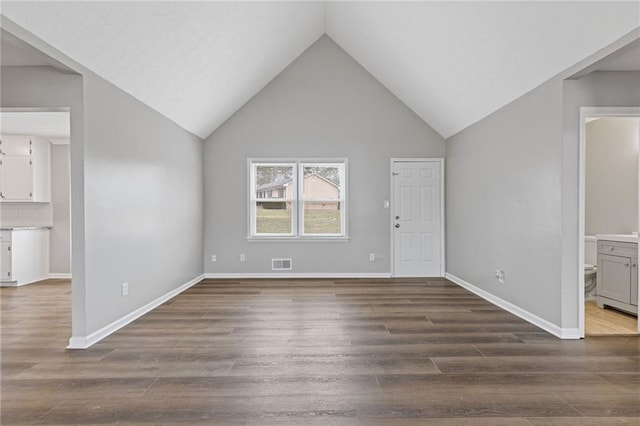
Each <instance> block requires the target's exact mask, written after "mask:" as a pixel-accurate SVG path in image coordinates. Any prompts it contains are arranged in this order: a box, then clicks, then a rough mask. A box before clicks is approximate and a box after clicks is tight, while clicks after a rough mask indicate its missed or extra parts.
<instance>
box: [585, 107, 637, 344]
mask: <svg viewBox="0 0 640 426" xmlns="http://www.w3.org/2000/svg"><path fill="white" fill-rule="evenodd" d="M579 151H580V164H579V185H580V189H579V220H578V222H579V232H578V237H579V241H578V258H579V262H578V268H579V269H578V277H579V285H578V308H579V326H580V335H581V337H588V336H599V335H617V336H620V335H637V334H638V332H639V331H640V324H639V323H638V319H637V315H638V276H639V272H638V269H639V268H638V260H639V258H638V249H637V247H638V229H639V228H640V215H639V214H638V212H639V211H640V209H639V206H640V203H639V198H640V197H639V196H638V194H639V189H638V188H639V187H640V177H639V176H640V173H639V170H640V169H639V167H640V166H639V165H640V161H639V157H640V153H639V151H640V108H637V107H626V108H625V107H606V108H605V107H602V108H600V107H583V108H581V109H580V145H579Z"/></svg>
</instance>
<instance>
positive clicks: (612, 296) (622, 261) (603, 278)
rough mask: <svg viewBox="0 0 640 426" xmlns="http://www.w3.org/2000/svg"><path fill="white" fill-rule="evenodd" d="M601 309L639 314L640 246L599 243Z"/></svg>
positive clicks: (610, 242) (635, 244)
mask: <svg viewBox="0 0 640 426" xmlns="http://www.w3.org/2000/svg"><path fill="white" fill-rule="evenodd" d="M597 286H598V289H597V294H598V296H597V305H598V307H600V308H602V307H604V306H605V305H607V306H612V307H614V308H617V309H620V310H623V311H626V312H629V313H633V314H636V315H637V314H638V243H632V242H625V241H612V240H601V239H599V240H598V276H597Z"/></svg>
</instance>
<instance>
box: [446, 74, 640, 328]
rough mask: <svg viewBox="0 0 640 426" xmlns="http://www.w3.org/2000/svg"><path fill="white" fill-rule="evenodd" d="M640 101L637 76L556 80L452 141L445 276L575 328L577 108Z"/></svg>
mask: <svg viewBox="0 0 640 426" xmlns="http://www.w3.org/2000/svg"><path fill="white" fill-rule="evenodd" d="M585 65H589V64H585ZM576 71H577V70H576ZM639 104H640V73H638V72H595V73H591V74H588V75H587V76H584V77H582V78H580V79H577V80H564V79H563V77H562V76H557V77H554V78H552V79H551V80H549V81H547V82H546V83H544V84H542V85H541V86H539V87H537V88H536V89H534V90H532V91H531V92H529V93H527V94H526V95H524V96H522V97H520V98H519V99H517V100H516V101H514V102H512V103H510V104H509V105H507V106H505V107H504V108H502V109H500V110H498V111H497V112H495V113H493V114H492V115H490V116H489V117H487V118H485V119H483V120H481V121H480V122H478V123H476V124H474V125H473V126H470V127H468V128H467V129H465V130H463V131H462V132H460V133H458V134H457V135H454V136H453V137H451V138H449V139H448V141H447V175H446V189H447V203H446V212H447V213H446V214H447V272H449V273H451V274H453V275H455V276H457V277H459V278H461V279H463V280H465V281H468V282H470V283H471V284H474V285H476V286H478V287H480V288H481V289H483V290H485V291H488V292H489V293H491V294H494V295H496V296H498V297H500V298H502V299H504V300H506V301H508V302H510V303H512V304H514V305H517V306H519V307H521V308H523V309H525V310H527V311H529V312H531V313H533V314H535V315H537V316H539V317H541V318H543V319H545V320H547V321H549V322H551V323H553V324H555V325H557V326H559V327H563V328H565V329H577V328H578V189H579V186H578V164H579V162H578V159H579V156H578V154H579V153H578V146H579V143H578V142H579V139H578V135H579V117H580V107H581V106H638V105H639ZM495 269H504V270H505V274H506V282H505V284H503V285H501V284H498V283H497V281H496V280H495V278H494V277H493V275H492V273H493V271H494V270H495Z"/></svg>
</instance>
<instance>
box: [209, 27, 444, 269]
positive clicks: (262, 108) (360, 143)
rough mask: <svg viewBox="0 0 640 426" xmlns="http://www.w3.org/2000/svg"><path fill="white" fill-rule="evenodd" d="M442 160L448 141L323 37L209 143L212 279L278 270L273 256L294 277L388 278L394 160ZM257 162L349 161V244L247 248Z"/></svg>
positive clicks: (252, 244) (272, 244) (276, 244)
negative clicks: (252, 170) (253, 161)
mask: <svg viewBox="0 0 640 426" xmlns="http://www.w3.org/2000/svg"><path fill="white" fill-rule="evenodd" d="M444 154H445V142H444V140H443V139H442V137H440V136H439V135H438V134H437V133H436V132H435V131H434V130H433V129H431V128H430V127H429V126H428V125H427V124H426V123H424V121H422V120H421V119H420V118H419V117H418V116H416V115H415V114H414V113H413V112H412V111H411V110H409V109H408V108H407V107H406V106H405V105H404V104H403V103H402V102H400V101H399V100H398V99H397V98H396V97H395V96H393V94H391V93H390V92H389V91H388V90H387V89H386V88H384V87H383V86H382V85H381V84H380V83H379V82H378V81H377V80H375V79H374V78H373V77H372V76H371V75H370V74H369V73H367V72H366V70H364V69H363V68H362V67H361V66H360V65H359V64H358V63H356V62H355V61H354V60H353V59H352V58H351V57H350V56H349V55H348V54H347V53H346V52H344V51H343V50H342V49H341V48H340V47H339V46H338V45H337V44H335V43H334V42H333V41H332V40H331V39H330V38H329V37H327V36H323V37H322V38H320V39H319V40H318V41H317V42H316V43H315V44H313V45H312V46H311V47H310V48H309V49H308V50H307V51H305V52H304V53H303V54H302V55H301V56H300V57H299V58H298V59H296V60H295V61H294V62H293V63H292V64H291V65H290V66H289V67H288V68H287V69H285V70H284V71H283V72H282V73H281V74H280V75H278V76H277V77H276V78H275V79H274V80H272V81H271V82H270V83H269V84H268V85H267V86H266V87H265V88H264V89H263V90H262V91H261V92H260V93H258V94H257V95H256V96H255V97H254V98H253V99H251V100H250V101H249V102H248V103H247V104H246V105H245V106H244V107H243V108H242V109H240V110H239V111H238V112H237V113H236V114H235V115H233V116H232V117H231V118H230V119H229V120H228V121H227V122H225V123H224V124H223V125H222V126H221V127H220V128H219V129H218V130H216V131H215V132H214V133H213V134H212V135H211V136H210V137H208V138H207V140H206V141H205V149H204V161H205V167H204V177H205V253H204V255H205V256H204V259H205V272H207V273H211V274H215V273H223V274H224V273H237V274H250V273H257V274H264V273H271V258H275V257H290V258H292V259H293V270H292V271H291V273H292V274H296V273H321V274H328V275H331V274H349V273H353V274H385V273H386V274H388V273H389V272H390V261H389V259H390V221H389V209H385V208H384V206H383V202H384V200H389V197H390V170H389V165H390V158H392V157H434V158H436V157H444ZM252 157H253V158H282V157H285V158H296V157H298V158H300V157H302V158H326V157H329V158H348V159H349V170H348V177H349V188H348V203H349V205H348V216H349V218H348V220H349V240H348V241H344V242H343V241H341V242H249V241H247V235H248V231H247V226H248V218H247V206H248V181H247V173H248V171H247V158H252ZM371 252H373V253H375V254H376V261H375V262H370V261H369V253H371ZM241 253H244V254H245V256H246V261H244V262H241V261H240V260H239V255H240V254H241ZM213 254H215V255H216V256H217V262H215V263H214V262H211V260H210V259H211V255H213Z"/></svg>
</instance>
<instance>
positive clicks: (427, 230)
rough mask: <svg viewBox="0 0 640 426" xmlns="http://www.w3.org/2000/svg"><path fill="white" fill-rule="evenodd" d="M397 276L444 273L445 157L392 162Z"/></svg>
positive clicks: (394, 245) (433, 275)
mask: <svg viewBox="0 0 640 426" xmlns="http://www.w3.org/2000/svg"><path fill="white" fill-rule="evenodd" d="M391 171H392V182H393V183H392V185H393V205H392V210H391V214H392V221H391V223H392V226H393V228H392V229H393V230H392V232H393V253H392V255H393V275H394V276H396V277H439V276H442V275H443V273H444V272H443V271H444V269H443V262H442V257H443V253H442V251H443V250H442V245H443V244H442V242H443V235H442V233H443V226H442V225H443V217H442V160H431V161H429V160H420V161H412V160H393V161H392V170H391Z"/></svg>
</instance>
